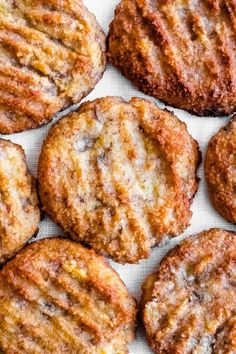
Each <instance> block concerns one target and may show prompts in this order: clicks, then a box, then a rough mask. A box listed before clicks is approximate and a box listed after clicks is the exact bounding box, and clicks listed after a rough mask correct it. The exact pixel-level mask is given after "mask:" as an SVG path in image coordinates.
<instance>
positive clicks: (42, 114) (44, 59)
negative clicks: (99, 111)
mask: <svg viewBox="0 0 236 354" xmlns="http://www.w3.org/2000/svg"><path fill="white" fill-rule="evenodd" d="M105 62H106V59H105V35H104V33H103V32H102V30H101V28H100V26H99V25H98V23H97V21H96V19H95V17H94V16H93V15H92V14H91V13H90V12H89V11H88V10H87V9H86V7H85V6H84V4H83V2H82V1H81V0H70V1H68V0H14V1H13V0H0V86H1V88H0V133H1V134H11V133H16V132H20V131H24V130H27V129H32V128H36V127H39V126H40V125H42V124H46V123H48V122H49V121H50V120H51V119H52V117H53V115H54V114H55V113H57V112H58V111H60V110H61V109H63V108H66V107H68V106H69V105H71V104H73V103H77V102H79V101H80V100H81V99H82V98H83V97H84V96H86V95H87V94H88V93H89V92H90V91H91V90H92V89H93V87H94V86H95V84H96V83H97V82H98V81H99V80H100V78H101V76H102V74H103V71H104V70H105Z"/></svg>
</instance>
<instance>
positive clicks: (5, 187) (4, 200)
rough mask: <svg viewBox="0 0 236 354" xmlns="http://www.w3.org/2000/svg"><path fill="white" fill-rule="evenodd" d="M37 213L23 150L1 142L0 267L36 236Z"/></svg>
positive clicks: (31, 181)
mask: <svg viewBox="0 0 236 354" xmlns="http://www.w3.org/2000/svg"><path fill="white" fill-rule="evenodd" d="M39 221H40V210H39V203H38V196H37V190H36V184H35V179H34V177H33V176H32V175H31V174H30V172H29V170H28V168H27V164H26V157H25V153H24V150H23V149H22V147H21V146H19V145H16V144H13V143H12V142H10V141H9V140H3V139H0V265H2V264H3V263H5V262H6V261H7V260H8V259H9V258H11V257H13V256H14V255H15V254H16V253H17V252H18V251H19V250H20V249H21V248H22V247H23V246H24V244H25V243H26V242H27V241H28V240H29V239H30V238H31V237H32V236H33V235H34V234H35V233H36V232H37V229H38V223H39Z"/></svg>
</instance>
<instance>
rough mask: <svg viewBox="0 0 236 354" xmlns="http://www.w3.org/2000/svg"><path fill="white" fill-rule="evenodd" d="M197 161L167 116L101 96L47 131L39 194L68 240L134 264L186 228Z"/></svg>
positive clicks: (146, 105)
mask: <svg viewBox="0 0 236 354" xmlns="http://www.w3.org/2000/svg"><path fill="white" fill-rule="evenodd" d="M198 163H199V149H198V144H197V142H196V141H195V140H194V139H193V138H192V137H191V136H190V134H189V133H188V131H187V127H186V125H185V124H184V123H182V122H181V121H180V120H179V119H178V118H177V117H175V116H174V115H173V114H172V113H170V112H168V111H164V110H161V109H159V108H158V107H157V106H156V105H155V104H153V103H151V102H149V101H147V100H143V99H139V98H133V99H132V100H131V101H130V102H125V101H124V100H122V99H121V98H118V97H106V98H102V99H97V100H95V101H93V102H87V103H85V104H83V105H82V106H81V107H80V108H79V110H78V111H77V112H74V113H71V114H69V115H68V116H67V117H65V118H63V119H61V120H60V121H59V122H57V123H56V124H55V125H54V127H53V128H52V129H51V130H50V131H49V134H48V136H47V138H46V140H45V142H44V144H43V147H42V151H41V154H40V158H39V166H38V178H39V189H40V196H41V200H42V203H43V208H44V210H45V212H46V213H47V214H48V215H49V216H50V217H51V218H52V219H53V220H54V221H55V222H56V223H57V224H59V225H60V226H61V227H62V228H63V229H64V230H65V231H66V232H67V233H68V234H70V236H71V237H72V238H73V239H74V240H75V241H80V242H83V243H85V244H87V245H89V246H90V247H92V248H93V249H94V250H95V251H96V252H98V253H101V254H104V255H109V256H110V257H112V258H113V259H114V260H116V261H118V262H122V263H126V262H129V263H135V262H138V261H139V260H140V259H144V258H147V257H148V256H149V254H150V248H151V247H152V246H154V245H156V244H158V245H161V244H163V243H164V242H166V241H167V240H168V239H169V238H170V237H173V236H176V235H179V234H181V233H182V232H183V231H184V230H185V229H186V228H187V226H188V225H189V221H190V218H191V215H192V213H191V211H190V205H191V201H192V199H193V197H194V194H195V193H196V191H197V188H198V178H197V176H196V169H197V167H198Z"/></svg>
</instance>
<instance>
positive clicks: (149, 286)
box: [141, 229, 236, 354]
mask: <svg viewBox="0 0 236 354" xmlns="http://www.w3.org/2000/svg"><path fill="white" fill-rule="evenodd" d="M235 256H236V234H235V233H233V232H228V231H224V230H221V229H211V230H208V231H203V232H202V233H200V234H199V235H197V236H195V237H190V238H188V239H186V240H184V241H182V242H181V243H180V244H179V245H178V246H176V247H175V248H174V249H173V250H172V251H170V252H169V253H168V254H167V256H165V257H164V259H163V260H162V262H161V264H160V265H159V267H158V269H157V271H156V272H155V273H154V274H152V275H150V276H149V277H148V278H147V279H146V281H145V283H144V285H143V287H142V289H143V294H142V299H141V312H142V318H143V323H144V327H145V331H146V335H147V339H148V342H149V344H150V346H151V348H152V349H153V351H154V352H155V353H158V354H166V353H178V354H184V353H199V354H205V353H209V354H220V353H222V354H223V353H228V354H229V353H232V354H233V353H234V352H235V351H234V350H235V315H236V283H235V271H236V258H235Z"/></svg>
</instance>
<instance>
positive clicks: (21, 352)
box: [0, 239, 136, 354]
mask: <svg viewBox="0 0 236 354" xmlns="http://www.w3.org/2000/svg"><path fill="white" fill-rule="evenodd" d="M0 327H1V331H0V351H1V352H3V353H11V354H13V353H15V354H16V353H17V354H25V353H27V354H30V353H38V354H49V353H54V354H65V353H68V354H70V353H73V354H75V353H79V354H105V353H112V354H115V353H117V354H118V353H121V354H125V353H128V346H127V345H128V343H129V342H130V341H132V340H133V339H134V337H135V327H136V302H135V300H134V299H133V298H132V297H131V296H130V295H129V294H128V291H127V289H126V287H125V285H124V284H123V282H122V281H121V279H120V278H119V276H118V274H117V273H116V272H115V271H114V270H113V269H112V268H111V267H110V266H109V265H108V263H106V261H105V259H104V258H103V257H101V256H98V255H96V254H95V253H94V252H93V251H91V250H87V249H86V248H84V247H82V246H80V245H79V244H76V243H74V242H72V241H68V240H62V239H46V240H43V241H39V242H35V243H32V244H31V245H29V246H27V247H26V248H25V249H24V250H23V251H22V252H21V253H19V254H18V255H17V256H16V258H15V259H14V260H13V261H11V262H10V263H8V264H7V265H6V266H5V267H3V269H2V270H1V271H0Z"/></svg>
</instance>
